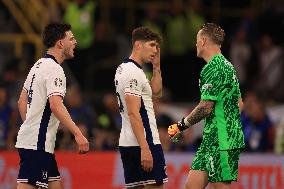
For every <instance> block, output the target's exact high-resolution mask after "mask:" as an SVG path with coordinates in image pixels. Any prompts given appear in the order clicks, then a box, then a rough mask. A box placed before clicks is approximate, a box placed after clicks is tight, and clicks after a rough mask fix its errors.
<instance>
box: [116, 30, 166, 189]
mask: <svg viewBox="0 0 284 189" xmlns="http://www.w3.org/2000/svg"><path fill="white" fill-rule="evenodd" d="M160 43H161V37H160V35H159V34H157V33H155V32H153V31H151V30H150V29H149V28H146V27H139V28H136V29H134V30H133V32H132V45H133V49H132V53H131V55H130V57H129V58H128V59H126V60H124V62H123V63H122V64H120V65H119V66H118V68H117V70H116V74H115V80H114V82H115V87H116V94H117V98H118V103H119V110H120V114H121V117H122V128H121V132H120V138H119V150H120V154H121V159H122V163H123V168H124V177H125V187H126V188H156V189H158V188H163V183H165V182H167V180H168V178H167V175H166V165H165V159H164V154H163V150H162V146H161V142H160V139H159V133H158V129H157V125H156V118H155V115H154V110H153V102H152V97H160V96H161V95H162V76H161V69H160V47H159V45H160ZM145 63H151V64H152V65H153V76H152V79H151V81H150V82H149V81H148V79H147V78H146V75H145V73H144V72H143V70H142V67H141V66H142V64H145Z"/></svg>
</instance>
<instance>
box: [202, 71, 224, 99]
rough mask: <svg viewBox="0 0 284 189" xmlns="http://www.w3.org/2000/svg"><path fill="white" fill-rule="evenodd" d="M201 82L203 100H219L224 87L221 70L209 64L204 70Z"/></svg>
mask: <svg viewBox="0 0 284 189" xmlns="http://www.w3.org/2000/svg"><path fill="white" fill-rule="evenodd" d="M200 82H201V83H200V91H201V100H218V97H219V94H220V93H221V90H222V88H223V79H222V75H221V71H220V70H218V69H215V68H212V67H210V66H208V67H207V68H205V69H204V70H203V71H202V74H201V81H200Z"/></svg>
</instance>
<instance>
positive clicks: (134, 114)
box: [128, 111, 140, 119]
mask: <svg viewBox="0 0 284 189" xmlns="http://www.w3.org/2000/svg"><path fill="white" fill-rule="evenodd" d="M139 115H140V113H139V112H136V111H130V112H128V116H129V119H133V118H136V117H138V116H139Z"/></svg>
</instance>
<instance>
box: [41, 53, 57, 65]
mask: <svg viewBox="0 0 284 189" xmlns="http://www.w3.org/2000/svg"><path fill="white" fill-rule="evenodd" d="M43 58H51V59H52V60H54V61H55V62H56V63H57V64H59V63H58V62H57V60H56V59H55V57H54V56H52V55H50V54H47V53H46V54H45V55H44V57H43Z"/></svg>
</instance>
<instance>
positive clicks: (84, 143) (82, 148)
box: [75, 134, 89, 154]
mask: <svg viewBox="0 0 284 189" xmlns="http://www.w3.org/2000/svg"><path fill="white" fill-rule="evenodd" d="M75 140H76V142H77V144H78V146H79V153H80V154H85V153H87V152H88V151H89V142H88V140H87V139H86V138H85V137H84V136H83V134H80V135H78V136H75Z"/></svg>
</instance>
